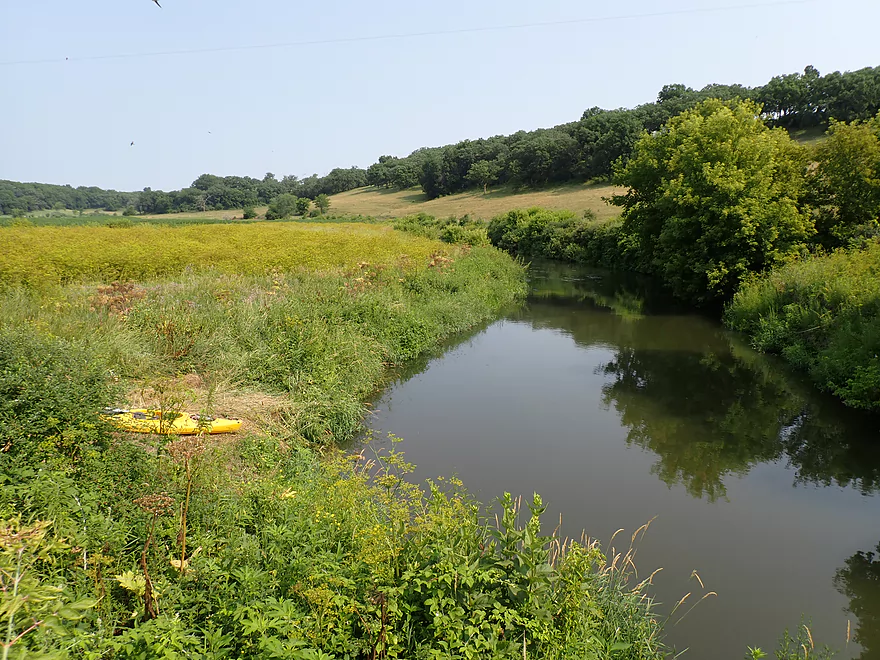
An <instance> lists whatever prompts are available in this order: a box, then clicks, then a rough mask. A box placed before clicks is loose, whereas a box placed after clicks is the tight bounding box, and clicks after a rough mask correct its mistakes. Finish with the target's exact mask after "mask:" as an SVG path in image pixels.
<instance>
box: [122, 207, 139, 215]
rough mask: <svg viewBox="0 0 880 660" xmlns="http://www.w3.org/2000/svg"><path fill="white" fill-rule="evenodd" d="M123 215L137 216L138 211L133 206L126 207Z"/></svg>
mask: <svg viewBox="0 0 880 660" xmlns="http://www.w3.org/2000/svg"><path fill="white" fill-rule="evenodd" d="M122 215H124V216H132V215H137V209H136V208H135V207H133V206H126V207H125V208H124V209H123V210H122Z"/></svg>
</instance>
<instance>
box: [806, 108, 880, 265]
mask: <svg viewBox="0 0 880 660" xmlns="http://www.w3.org/2000/svg"><path fill="white" fill-rule="evenodd" d="M815 159H816V160H817V161H818V164H817V166H816V167H815V168H811V169H810V171H809V185H810V192H811V200H810V201H811V202H812V203H813V204H814V205H815V206H816V207H817V217H816V228H817V230H818V236H817V239H818V241H819V242H820V243H821V245H822V246H823V247H825V248H827V249H833V248H837V247H841V246H845V245H848V244H849V243H851V242H852V241H853V240H854V239H859V238H862V237H864V236H872V235H874V236H876V235H880V115H878V116H877V117H876V118H874V119H873V120H871V121H869V122H866V123H856V122H854V123H852V124H844V123H837V122H832V124H831V128H830V129H829V131H828V138H827V139H826V140H825V141H824V142H822V143H821V144H819V146H818V147H816V150H815Z"/></svg>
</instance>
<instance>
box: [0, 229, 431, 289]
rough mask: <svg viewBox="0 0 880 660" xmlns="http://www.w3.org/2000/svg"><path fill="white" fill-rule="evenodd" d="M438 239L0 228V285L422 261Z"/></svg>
mask: <svg viewBox="0 0 880 660" xmlns="http://www.w3.org/2000/svg"><path fill="white" fill-rule="evenodd" d="M436 248H437V245H436V244H434V243H431V242H430V241H427V240H425V239H422V238H420V237H416V236H411V235H406V234H401V233H398V232H394V231H393V230H392V228H390V227H382V226H368V225H365V224H362V223H358V224H345V223H341V224H333V225H327V224H317V223H251V224H246V225H233V224H218V225H211V226H209V227H206V226H204V225H185V226H179V227H163V226H155V225H139V226H131V227H128V226H123V227H117V228H113V227H106V226H102V227H8V228H4V229H3V230H2V231H0V252H2V254H3V255H4V258H3V260H2V262H0V285H4V286H9V285H14V284H27V285H46V284H52V283H65V282H72V281H81V280H87V279H93V280H105V281H111V280H125V279H144V278H150V277H160V276H167V275H173V274H176V273H180V272H182V271H183V270H195V271H198V270H202V269H206V268H210V269H211V270H213V271H216V272H222V273H240V274H256V273H265V272H268V271H270V270H273V269H274V270H282V271H289V270H295V269H311V270H327V269H333V268H344V267H350V266H354V265H356V264H357V263H358V262H361V261H369V262H370V263H373V264H375V265H382V266H388V265H392V264H395V263H397V262H398V261H400V260H401V259H404V258H408V259H411V260H412V262H413V263H418V262H422V261H425V262H426V261H427V257H428V256H429V255H430V254H431V252H432V251H433V250H435V249H436Z"/></svg>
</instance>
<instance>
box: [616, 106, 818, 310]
mask: <svg viewBox="0 0 880 660" xmlns="http://www.w3.org/2000/svg"><path fill="white" fill-rule="evenodd" d="M758 114H759V108H758V107H757V106H756V105H755V104H753V103H750V102H739V101H736V102H730V103H723V102H721V101H717V100H709V101H704V102H703V103H701V104H699V105H697V106H696V107H695V108H694V109H693V110H688V111H686V112H684V113H682V114H681V115H679V116H677V117H675V118H673V119H672V120H670V121H669V123H668V124H667V125H666V126H665V127H664V128H663V129H662V130H661V131H660V132H658V133H656V134H654V135H645V136H643V137H642V138H641V140H639V142H638V143H637V144H636V147H635V151H634V153H633V155H632V157H631V158H630V160H629V161H628V162H627V163H626V165H620V166H619V167H618V168H617V170H616V173H615V180H616V182H617V183H619V184H621V185H624V186H627V187H628V188H629V191H628V192H627V193H626V194H625V195H620V196H617V197H615V198H614V200H613V202H614V203H615V204H617V205H619V206H622V207H623V218H624V224H623V228H622V233H623V236H624V237H625V238H626V240H627V241H629V242H631V244H632V245H633V246H634V247H635V249H636V251H637V253H638V258H639V266H640V270H644V271H646V272H650V273H656V274H657V275H659V276H660V277H662V278H663V280H664V281H665V282H666V283H667V284H668V285H669V286H670V287H671V289H672V290H673V292H675V294H676V295H678V296H679V297H681V298H685V299H688V300H692V301H695V302H708V301H713V300H716V299H725V298H729V297H730V296H731V295H733V292H734V291H735V290H736V288H737V287H738V286H739V284H740V283H741V282H742V281H743V280H744V279H746V278H747V277H748V276H749V275H750V274H752V273H757V272H762V271H764V270H766V269H769V268H771V267H773V266H775V265H777V264H779V263H781V262H782V261H783V260H784V259H785V258H786V257H788V256H791V255H792V254H794V253H796V252H797V251H798V250H799V249H800V248H801V247H802V246H803V245H804V243H805V241H806V240H807V239H808V238H809V237H810V235H811V234H812V233H813V231H814V229H813V225H812V222H811V220H810V218H809V217H808V216H806V215H805V214H803V213H801V211H800V210H799V207H798V202H799V198H800V195H801V187H802V182H803V169H804V165H805V159H804V157H803V154H802V153H801V149H800V148H799V147H798V146H797V145H795V144H794V143H793V142H792V141H791V139H790V138H789V137H788V135H787V134H786V133H785V132H784V131H781V130H769V129H767V128H766V127H765V126H764V124H763V123H762V122H761V121H760V119H759V118H758Z"/></svg>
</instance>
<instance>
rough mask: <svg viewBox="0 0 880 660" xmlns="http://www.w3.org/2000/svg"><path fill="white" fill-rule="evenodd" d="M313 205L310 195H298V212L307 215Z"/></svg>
mask: <svg viewBox="0 0 880 660" xmlns="http://www.w3.org/2000/svg"><path fill="white" fill-rule="evenodd" d="M311 206H312V200H310V199H309V198H308V197H298V198H297V200H296V214H297V215H307V214H308V212H309V208H311Z"/></svg>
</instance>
